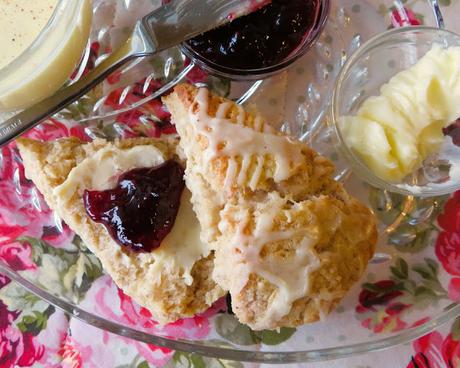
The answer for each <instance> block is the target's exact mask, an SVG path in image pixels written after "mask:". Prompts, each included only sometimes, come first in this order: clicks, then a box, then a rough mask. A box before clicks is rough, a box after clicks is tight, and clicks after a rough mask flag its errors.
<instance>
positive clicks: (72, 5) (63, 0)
mask: <svg viewBox="0 0 460 368" xmlns="http://www.w3.org/2000/svg"><path fill="white" fill-rule="evenodd" d="M84 1H85V0H58V2H57V4H56V8H55V9H54V10H53V14H52V15H51V17H50V19H49V20H48V22H47V23H46V25H45V26H44V27H43V29H42V30H41V31H40V33H39V34H38V35H37V37H36V38H35V39H34V40H33V41H32V43H31V44H30V45H29V46H27V48H26V49H25V50H24V51H23V52H22V53H20V54H19V55H18V56H17V57H16V58H15V59H14V60H12V61H11V62H10V63H8V64H7V65H6V66H5V67H3V68H0V81H1V80H2V79H3V78H4V76H8V75H9V74H11V73H13V72H14V71H15V70H17V69H19V68H21V67H22V65H24V63H26V62H27V61H28V58H29V56H30V55H31V54H33V53H34V52H35V51H36V50H37V49H39V48H40V47H41V46H42V45H43V44H44V43H45V41H46V40H47V36H48V35H49V33H50V32H51V31H52V30H53V29H54V28H56V27H57V25H58V24H59V22H60V21H61V20H62V19H61V18H60V17H59V15H60V14H61V12H65V13H66V14H67V16H68V17H69V19H71V26H69V27H67V31H66V32H65V33H64V34H62V35H61V37H60V41H62V39H65V38H66V37H67V36H68V35H69V33H70V32H72V31H73V28H74V27H73V25H74V24H75V23H76V22H78V21H79V17H74V16H73V15H74V14H75V12H76V11H78V10H79V9H80V7H81V5H82V3H83V2H84ZM68 10H71V12H70V13H67V11H68ZM59 44H60V42H59ZM59 44H57V45H56V47H55V48H54V49H53V52H54V51H55V50H56V49H57V48H58V47H59ZM47 60H48V59H46V61H47ZM41 66H42V65H38V66H37V68H35V71H36V72H37V71H39V70H40V68H41ZM34 74H35V73H34ZM0 90H1V88H0Z"/></svg>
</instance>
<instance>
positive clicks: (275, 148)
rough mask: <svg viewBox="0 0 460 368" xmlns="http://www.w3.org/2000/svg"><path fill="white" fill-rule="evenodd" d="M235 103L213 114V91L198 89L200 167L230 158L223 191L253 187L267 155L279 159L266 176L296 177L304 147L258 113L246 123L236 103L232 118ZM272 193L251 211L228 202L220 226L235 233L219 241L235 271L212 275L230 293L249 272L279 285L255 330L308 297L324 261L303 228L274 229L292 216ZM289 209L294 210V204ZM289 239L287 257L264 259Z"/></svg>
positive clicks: (194, 114)
mask: <svg viewBox="0 0 460 368" xmlns="http://www.w3.org/2000/svg"><path fill="white" fill-rule="evenodd" d="M232 106H234V105H233V103H231V102H224V103H221V104H220V105H219V106H218V108H217V110H216V113H215V117H211V116H210V115H209V112H208V111H209V92H208V91H207V90H206V89H200V90H199V91H198V93H197V96H196V98H195V101H194V104H193V105H192V106H191V108H190V110H189V119H190V123H191V124H190V127H191V129H194V130H195V132H194V133H195V135H196V136H197V137H199V136H201V137H204V138H205V140H206V141H207V146H206V148H205V149H204V152H203V153H202V157H204V162H202V165H203V166H206V165H208V164H209V163H210V161H212V160H213V159H216V158H219V157H228V158H229V161H228V167H227V172H226V177H225V182H224V189H228V188H231V187H233V186H234V185H235V184H237V185H238V186H240V187H244V186H249V188H251V189H252V190H255V189H256V188H257V185H258V183H259V181H260V180H261V178H262V175H263V174H264V166H265V162H266V160H267V159H270V160H273V162H275V169H274V172H273V173H266V174H267V175H273V176H272V178H273V180H274V181H275V182H281V181H283V180H286V179H288V178H289V177H290V176H291V175H292V169H293V167H292V165H293V164H297V163H299V162H301V161H302V160H303V156H302V152H301V148H300V146H299V145H297V144H295V142H293V141H292V140H291V139H290V138H288V137H286V136H282V135H279V134H277V133H276V131H275V130H274V129H273V128H272V127H270V126H269V125H268V124H265V123H264V120H263V119H262V118H261V117H260V116H256V117H255V119H254V121H253V122H252V125H253V126H252V127H251V126H245V123H246V118H247V116H246V112H245V111H244V109H243V108H242V107H241V106H238V111H237V114H236V115H237V116H236V118H235V119H234V121H232V120H230V119H228V118H227V114H228V112H229V110H230V109H231V108H232ZM185 149H186V150H187V149H188V150H190V151H189V152H188V156H189V157H190V156H192V157H193V156H195V155H193V153H192V152H191V150H192V148H191V145H190V146H189V147H185ZM268 195H269V197H270V198H269V202H268V203H270V206H271V207H267V206H264V205H262V204H259V205H258V204H254V206H255V208H254V209H248V208H247V207H244V205H240V206H232V205H229V206H226V207H225V208H224V210H223V211H222V212H221V221H220V223H219V225H218V227H219V230H220V231H221V232H222V233H224V234H225V233H226V234H228V231H229V229H230V228H231V229H232V231H233V237H232V238H231V239H226V240H225V241H222V242H221V244H220V245H219V246H220V247H223V249H224V252H225V254H228V257H229V259H230V264H231V269H228V268H226V267H216V268H215V269H214V277H215V278H216V279H217V280H221V281H222V282H225V283H227V285H228V286H229V289H230V291H231V292H232V294H238V293H239V292H241V290H242V289H243V288H244V287H245V286H246V285H247V283H248V280H249V277H250V275H251V274H257V275H259V276H261V277H263V278H264V279H266V280H267V281H268V282H270V283H271V284H272V285H274V286H275V287H276V288H277V290H276V292H275V293H274V294H273V295H272V296H271V298H270V301H269V303H268V307H267V310H266V311H265V313H264V316H263V317H262V318H258V322H257V324H255V325H254V326H253V327H255V328H265V327H266V326H273V325H276V323H277V322H278V321H279V320H280V319H281V318H283V317H284V316H285V315H287V314H288V313H289V311H290V310H291V308H292V305H293V303H294V302H295V301H296V300H298V299H300V298H302V297H305V296H307V295H308V293H309V289H310V283H309V275H310V274H311V272H313V271H314V270H316V269H317V268H318V267H319V265H320V261H319V259H318V257H317V256H316V254H315V251H314V249H313V246H314V244H315V239H313V238H312V236H311V235H310V234H308V233H307V231H306V230H305V229H295V230H286V231H278V230H274V220H275V217H276V216H277V215H279V214H280V213H281V212H283V211H284V212H285V216H286V218H287V219H291V217H292V216H291V215H290V212H289V211H288V210H284V209H283V208H282V207H283V206H284V204H285V201H284V200H283V199H281V198H280V197H279V196H278V195H277V194H276V193H271V194H268ZM257 206H263V208H258V207H257ZM291 211H294V212H295V211H296V208H295V205H294V208H293V209H291ZM250 218H251V219H252V218H255V228H254V230H253V231H252V233H251V234H248V231H247V226H248V225H249V220H250ZM227 221H229V222H227ZM288 221H289V220H288ZM235 223H236V224H238V228H237V230H236V231H235V229H234V228H233V227H231V224H235ZM290 239H295V241H296V249H295V254H294V255H293V256H292V257H291V258H290V259H289V260H287V261H285V262H283V261H280V260H279V259H273V260H270V256H269V257H267V258H265V259H262V258H261V251H262V249H263V248H264V246H265V245H267V244H271V243H273V242H276V241H288V240H290Z"/></svg>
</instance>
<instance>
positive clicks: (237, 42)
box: [182, 0, 330, 80]
mask: <svg viewBox="0 0 460 368" xmlns="http://www.w3.org/2000/svg"><path fill="white" fill-rule="evenodd" d="M329 8H330V3H329V0H272V2H271V4H269V5H267V6H265V7H263V8H262V9H260V10H258V11H256V12H254V13H252V14H250V15H247V16H245V17H241V18H238V19H236V20H234V21H232V22H231V23H229V24H227V25H225V26H222V27H219V28H217V29H215V30H212V31H210V32H206V33H204V34H202V35H200V36H198V37H195V38H193V39H191V40H189V41H187V42H185V43H183V44H182V51H183V52H184V54H185V55H186V56H187V57H188V58H190V59H191V60H192V61H193V62H194V63H195V64H196V65H198V66H199V67H200V68H202V69H203V70H205V71H206V72H208V73H210V74H213V75H217V76H220V77H224V78H228V79H233V80H257V79H263V78H267V77H269V76H271V75H273V74H277V73H279V72H281V71H282V70H284V69H285V68H286V67H288V66H289V65H290V64H292V63H293V62H294V61H295V60H297V59H298V58H300V57H301V56H303V55H304V54H305V53H306V52H307V51H308V50H309V49H310V48H311V47H312V46H313V44H314V43H315V41H316V40H317V38H318V36H319V35H320V34H321V31H322V30H323V28H324V26H325V24H326V21H327V17H328V15H329Z"/></svg>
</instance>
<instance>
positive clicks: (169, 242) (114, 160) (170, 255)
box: [54, 145, 211, 285]
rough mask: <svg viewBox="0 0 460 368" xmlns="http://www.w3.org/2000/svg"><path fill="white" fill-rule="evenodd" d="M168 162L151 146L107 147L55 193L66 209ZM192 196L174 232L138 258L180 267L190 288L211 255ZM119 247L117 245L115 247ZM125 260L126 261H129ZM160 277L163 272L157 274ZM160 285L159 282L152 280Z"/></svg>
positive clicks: (184, 202)
mask: <svg viewBox="0 0 460 368" xmlns="http://www.w3.org/2000/svg"><path fill="white" fill-rule="evenodd" d="M163 162H165V157H164V155H163V153H162V152H161V151H160V150H159V149H157V148H156V147H154V146H152V145H144V146H135V147H131V148H128V149H119V148H117V147H115V146H111V145H109V146H107V147H105V148H102V149H101V150H99V151H97V152H96V153H94V154H93V155H91V156H89V157H87V158H86V159H84V160H83V161H82V162H81V163H79V164H78V165H77V166H76V167H74V168H73V169H72V171H71V172H70V174H69V176H68V178H67V179H66V180H65V181H64V182H63V183H62V184H61V185H60V186H58V187H57V188H55V190H54V195H55V196H56V198H57V205H58V211H57V212H58V213H59V208H63V207H65V206H66V203H68V202H69V201H70V200H71V199H72V197H73V196H74V195H75V194H76V193H78V194H79V195H80V196H81V195H82V193H83V191H84V190H85V189H87V190H97V191H102V190H107V189H111V188H112V187H114V186H115V184H116V181H117V179H118V176H119V175H120V174H122V173H124V172H127V171H130V170H132V169H135V168H143V167H156V166H158V165H160V164H162V163H163ZM190 198H191V194H190V192H189V191H188V190H187V189H185V190H184V192H183V193H182V197H181V205H180V207H179V212H178V214H177V217H176V221H175V224H174V227H173V228H172V231H171V232H170V233H169V234H168V236H167V237H166V238H165V239H164V240H163V242H162V244H161V246H160V247H159V248H158V249H156V250H154V251H152V252H150V253H139V257H141V258H142V257H145V258H146V259H147V258H150V257H153V259H154V260H155V262H154V264H153V266H154V267H156V268H158V269H160V268H161V267H164V266H165V265H167V267H169V268H171V269H172V270H173V269H177V268H180V269H181V271H182V272H183V278H184V280H185V283H186V284H187V285H191V284H192V282H193V278H192V276H191V270H192V268H193V265H194V264H195V263H196V261H198V260H199V259H201V258H202V257H207V256H208V255H209V253H210V252H211V249H210V247H209V246H208V245H207V244H206V243H204V242H202V241H201V240H200V225H199V223H198V220H197V219H196V216H195V214H194V212H193V209H192V205H191V202H190ZM116 246H118V245H116ZM129 260H130V258H129V257H127V256H126V257H123V258H122V261H123V262H129ZM155 274H156V275H158V277H160V276H161V272H157V273H155ZM152 282H160V280H152Z"/></svg>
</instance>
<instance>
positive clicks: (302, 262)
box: [164, 85, 377, 330]
mask: <svg viewBox="0 0 460 368" xmlns="http://www.w3.org/2000/svg"><path fill="white" fill-rule="evenodd" d="M164 101H165V103H166V104H167V106H168V108H169V110H170V112H171V113H172V116H173V121H174V122H175V124H176V127H177V131H178V133H179V135H180V137H181V143H180V146H181V148H182V150H183V152H184V154H185V156H186V159H187V170H186V183H187V186H188V188H189V189H190V190H191V192H192V195H193V197H192V203H193V205H194V209H195V212H196V213H197V215H198V219H199V220H200V222H201V225H202V232H203V238H204V239H206V240H207V241H208V242H209V243H210V244H211V247H212V248H213V249H215V252H216V253H215V254H216V258H215V267H214V273H213V277H214V278H215V280H216V281H217V282H218V284H219V285H220V286H221V287H222V288H223V289H225V290H229V291H230V293H231V296H232V306H233V310H234V312H235V314H236V315H237V317H238V318H239V320H240V321H241V322H243V323H246V324H248V325H249V326H250V327H251V328H253V329H255V330H261V329H274V328H279V327H293V326H298V325H301V324H304V323H309V322H314V321H317V320H318V319H320V318H321V317H322V316H324V315H326V314H328V313H329V312H330V311H331V310H332V309H333V307H334V306H335V305H336V304H337V303H338V302H339V301H340V300H341V299H342V298H343V296H344V295H345V293H346V292H347V291H348V290H349V289H350V287H351V286H352V285H353V284H354V283H355V282H356V281H357V280H358V279H359V278H360V277H361V275H362V274H363V272H364V270H365V269H366V266H367V263H368V261H369V259H370V258H371V257H372V255H373V253H374V249H375V244H376V241H377V232H376V225H375V218H374V215H373V214H372V213H371V211H370V210H369V209H368V208H367V207H366V206H364V205H363V204H361V203H360V202H358V201H357V200H356V199H354V198H352V197H351V196H349V195H348V193H347V192H346V191H345V190H344V188H343V186H342V185H341V184H340V183H337V182H336V181H334V180H333V179H332V173H333V171H334V167H333V165H332V163H330V162H329V161H328V160H327V159H326V158H324V157H322V156H320V155H318V154H317V153H316V152H314V151H313V150H311V149H309V148H308V147H306V146H305V145H304V144H302V143H301V142H299V141H296V140H293V139H291V138H289V137H287V136H285V135H283V134H281V133H279V132H276V131H274V130H273V129H272V128H271V127H270V126H269V125H268V124H266V122H265V121H264V120H263V119H262V118H261V117H260V116H257V115H254V114H251V113H249V112H245V111H244V110H243V109H242V108H241V107H240V106H237V105H236V104H234V103H233V102H231V101H228V100H226V99H223V98H221V97H218V96H215V95H212V94H210V93H209V92H208V91H207V90H205V89H200V90H198V89H196V88H195V87H192V86H190V85H180V86H177V87H176V88H175V90H174V92H173V93H172V94H171V95H169V96H168V97H166V98H165V99H164Z"/></svg>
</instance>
